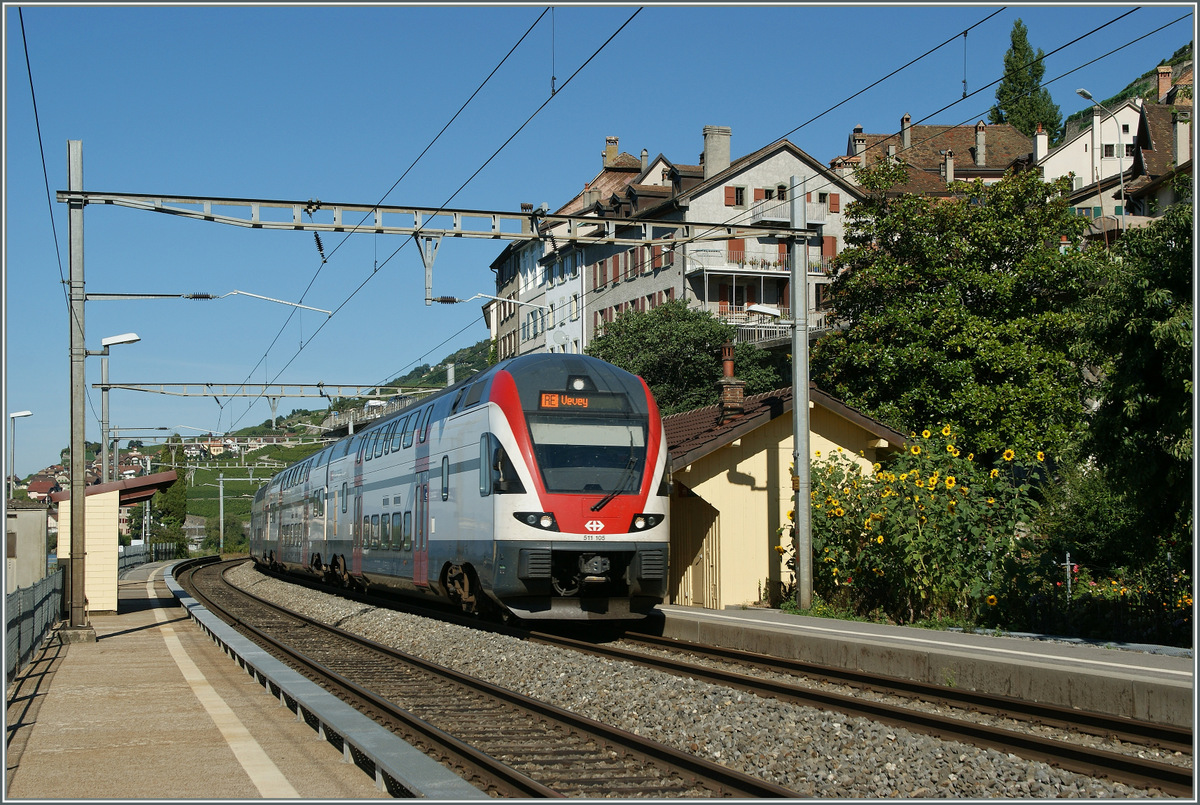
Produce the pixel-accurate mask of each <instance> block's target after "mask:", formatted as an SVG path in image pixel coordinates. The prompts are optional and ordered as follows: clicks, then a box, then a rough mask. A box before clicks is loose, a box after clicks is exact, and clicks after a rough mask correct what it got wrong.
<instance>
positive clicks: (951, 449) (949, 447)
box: [946, 444, 954, 455]
mask: <svg viewBox="0 0 1200 805" xmlns="http://www.w3.org/2000/svg"><path fill="white" fill-rule="evenodd" d="M946 452H947V453H949V454H950V455H954V445H952V444H948V445H946Z"/></svg>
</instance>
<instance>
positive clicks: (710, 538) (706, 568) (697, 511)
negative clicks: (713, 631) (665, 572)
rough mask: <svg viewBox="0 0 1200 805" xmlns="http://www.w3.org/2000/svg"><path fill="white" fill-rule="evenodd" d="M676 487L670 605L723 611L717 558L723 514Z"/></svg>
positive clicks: (683, 488) (686, 490) (672, 529)
mask: <svg viewBox="0 0 1200 805" xmlns="http://www.w3.org/2000/svg"><path fill="white" fill-rule="evenodd" d="M675 487H676V490H677V491H675V492H673V493H672V496H671V553H670V556H671V562H670V569H669V574H670V587H669V589H670V591H671V603H672V604H679V605H681V606H698V607H704V608H705V609H720V608H721V596H720V587H719V584H718V582H719V579H718V573H717V570H718V565H717V556H718V555H719V550H720V547H721V546H720V542H721V539H720V538H721V514H720V512H718V511H717V510H716V509H715V508H713V507H712V506H710V505H709V504H708V502H707V501H706V500H704V498H702V497H700V496H699V495H697V494H695V493H694V492H692V491H691V490H690V489H688V488H687V487H685V486H684V485H683V484H680V483H676V484H675Z"/></svg>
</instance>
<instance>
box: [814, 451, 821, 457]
mask: <svg viewBox="0 0 1200 805" xmlns="http://www.w3.org/2000/svg"><path fill="white" fill-rule="evenodd" d="M813 455H815V456H816V457H817V458H820V457H821V451H820V450H815V451H813Z"/></svg>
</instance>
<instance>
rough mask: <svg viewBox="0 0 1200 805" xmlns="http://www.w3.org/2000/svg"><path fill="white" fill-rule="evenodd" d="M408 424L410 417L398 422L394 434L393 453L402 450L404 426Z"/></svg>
mask: <svg viewBox="0 0 1200 805" xmlns="http://www.w3.org/2000/svg"><path fill="white" fill-rule="evenodd" d="M407 423H408V417H404V418H403V419H401V420H399V421H397V422H396V424H395V426H394V430H393V433H392V451H393V452H395V451H396V450H399V449H400V439H401V437H403V436H404V426H405V425H406V424H407Z"/></svg>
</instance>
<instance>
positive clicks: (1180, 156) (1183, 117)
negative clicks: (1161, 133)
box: [1171, 109, 1192, 168]
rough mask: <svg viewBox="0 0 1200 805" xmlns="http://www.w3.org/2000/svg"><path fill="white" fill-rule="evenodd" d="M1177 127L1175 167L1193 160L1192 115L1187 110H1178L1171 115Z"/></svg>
mask: <svg viewBox="0 0 1200 805" xmlns="http://www.w3.org/2000/svg"><path fill="white" fill-rule="evenodd" d="M1171 122H1172V123H1173V124H1174V126H1175V131H1174V132H1173V133H1174V135H1175V167H1176V168H1178V167H1179V166H1180V165H1182V164H1183V163H1185V162H1187V161H1189V160H1190V159H1191V158H1192V125H1191V123H1192V113H1191V112H1189V111H1188V110H1186V109H1176V110H1175V113H1174V114H1172V115H1171Z"/></svg>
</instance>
